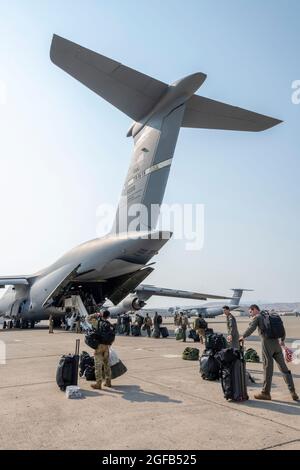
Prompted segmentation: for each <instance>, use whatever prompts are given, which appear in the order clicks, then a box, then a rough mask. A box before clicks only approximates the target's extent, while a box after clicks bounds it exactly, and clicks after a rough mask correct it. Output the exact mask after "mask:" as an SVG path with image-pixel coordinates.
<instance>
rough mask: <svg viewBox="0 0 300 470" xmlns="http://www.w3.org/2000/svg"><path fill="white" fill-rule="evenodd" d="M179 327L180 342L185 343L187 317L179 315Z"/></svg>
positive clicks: (187, 324)
mask: <svg viewBox="0 0 300 470" xmlns="http://www.w3.org/2000/svg"><path fill="white" fill-rule="evenodd" d="M179 325H180V327H181V329H182V341H183V342H184V343H185V342H186V330H187V328H188V327H189V319H188V317H187V315H183V313H181V314H180V319H179Z"/></svg>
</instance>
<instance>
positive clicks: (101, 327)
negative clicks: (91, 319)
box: [85, 319, 116, 349]
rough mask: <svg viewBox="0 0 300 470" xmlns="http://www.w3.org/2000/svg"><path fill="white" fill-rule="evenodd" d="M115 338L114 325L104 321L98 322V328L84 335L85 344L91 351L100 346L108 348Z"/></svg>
mask: <svg viewBox="0 0 300 470" xmlns="http://www.w3.org/2000/svg"><path fill="white" fill-rule="evenodd" d="M115 337H116V331H115V327H114V325H112V324H111V323H109V322H108V321H106V320H101V319H100V320H98V328H97V329H96V330H95V329H94V330H92V331H89V332H88V333H87V334H86V335H85V344H87V346H89V347H90V348H92V349H97V347H98V346H99V345H100V344H105V345H108V346H110V345H111V344H112V343H113V342H114V340H115Z"/></svg>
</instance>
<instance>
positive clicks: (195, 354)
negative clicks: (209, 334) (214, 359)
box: [182, 348, 199, 361]
mask: <svg viewBox="0 0 300 470" xmlns="http://www.w3.org/2000/svg"><path fill="white" fill-rule="evenodd" d="M182 359H184V360H186V361H198V359H199V349H197V348H185V350H184V351H183V353H182Z"/></svg>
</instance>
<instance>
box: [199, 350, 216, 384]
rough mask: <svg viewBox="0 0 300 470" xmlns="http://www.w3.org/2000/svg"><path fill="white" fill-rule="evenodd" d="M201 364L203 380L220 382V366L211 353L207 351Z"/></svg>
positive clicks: (202, 357) (201, 359) (201, 358)
mask: <svg viewBox="0 0 300 470" xmlns="http://www.w3.org/2000/svg"><path fill="white" fill-rule="evenodd" d="M199 363H200V374H201V377H202V379H203V380H219V378H220V369H221V368H220V364H219V362H218V361H217V360H216V359H215V357H214V355H213V353H212V352H211V351H205V352H204V353H203V354H202V356H201V357H200V360H199Z"/></svg>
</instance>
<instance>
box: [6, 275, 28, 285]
mask: <svg viewBox="0 0 300 470" xmlns="http://www.w3.org/2000/svg"><path fill="white" fill-rule="evenodd" d="M28 285H29V282H28V280H27V279H26V278H25V277H18V276H17V277H13V276H7V277H0V286H28Z"/></svg>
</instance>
